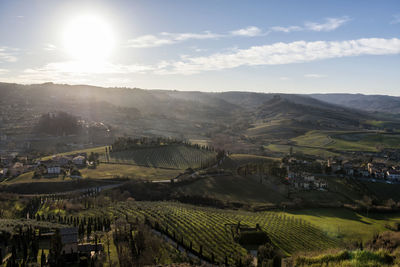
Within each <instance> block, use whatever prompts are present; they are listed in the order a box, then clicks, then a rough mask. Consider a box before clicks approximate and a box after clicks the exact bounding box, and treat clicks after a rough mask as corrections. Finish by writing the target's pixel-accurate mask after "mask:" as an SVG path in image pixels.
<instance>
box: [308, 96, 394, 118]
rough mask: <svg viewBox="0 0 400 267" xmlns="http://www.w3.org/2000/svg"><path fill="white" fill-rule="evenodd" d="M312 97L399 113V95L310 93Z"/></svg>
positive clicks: (366, 108)
mask: <svg viewBox="0 0 400 267" xmlns="http://www.w3.org/2000/svg"><path fill="white" fill-rule="evenodd" d="M309 96H310V97H312V98H315V99H318V100H321V101H324V102H327V103H331V104H336V105H342V106H345V107H350V108H356V109H360V110H366V111H371V112H375V111H376V112H387V113H400V97H397V96H389V95H363V94H311V95H309Z"/></svg>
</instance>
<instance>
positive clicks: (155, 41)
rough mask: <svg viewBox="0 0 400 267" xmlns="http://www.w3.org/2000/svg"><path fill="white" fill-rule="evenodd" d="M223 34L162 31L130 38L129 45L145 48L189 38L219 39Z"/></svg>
mask: <svg viewBox="0 0 400 267" xmlns="http://www.w3.org/2000/svg"><path fill="white" fill-rule="evenodd" d="M220 37H222V35H219V34H215V33H211V32H209V31H205V32H203V33H169V32H162V33H161V34H159V35H143V36H139V37H137V38H134V39H130V40H128V45H127V46H128V47H134V48H144V47H158V46H163V45H170V44H176V43H180V42H184V41H187V40H204V39H217V38H220Z"/></svg>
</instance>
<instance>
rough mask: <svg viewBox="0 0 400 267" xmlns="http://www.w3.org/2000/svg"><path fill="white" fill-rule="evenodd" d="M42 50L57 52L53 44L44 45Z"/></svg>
mask: <svg viewBox="0 0 400 267" xmlns="http://www.w3.org/2000/svg"><path fill="white" fill-rule="evenodd" d="M43 49H44V50H46V51H54V50H57V46H55V45H53V44H45V45H44V48H43Z"/></svg>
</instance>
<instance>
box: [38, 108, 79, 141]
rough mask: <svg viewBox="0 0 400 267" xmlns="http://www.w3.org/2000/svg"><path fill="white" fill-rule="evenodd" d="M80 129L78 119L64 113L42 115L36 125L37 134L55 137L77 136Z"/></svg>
mask: <svg viewBox="0 0 400 267" xmlns="http://www.w3.org/2000/svg"><path fill="white" fill-rule="evenodd" d="M80 129H81V126H80V124H79V122H78V118H77V117H75V116H73V115H71V114H68V113H66V112H57V113H46V114H43V115H42V116H41V117H40V119H39V122H38V124H37V125H36V131H37V132H39V133H44V134H50V135H57V136H62V135H70V134H78V133H79V131H80Z"/></svg>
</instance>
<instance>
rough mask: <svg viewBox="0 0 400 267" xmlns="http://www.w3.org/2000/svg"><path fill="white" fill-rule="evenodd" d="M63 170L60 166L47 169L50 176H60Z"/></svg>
mask: <svg viewBox="0 0 400 267" xmlns="http://www.w3.org/2000/svg"><path fill="white" fill-rule="evenodd" d="M60 172H61V168H60V166H49V167H47V173H48V174H60Z"/></svg>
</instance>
